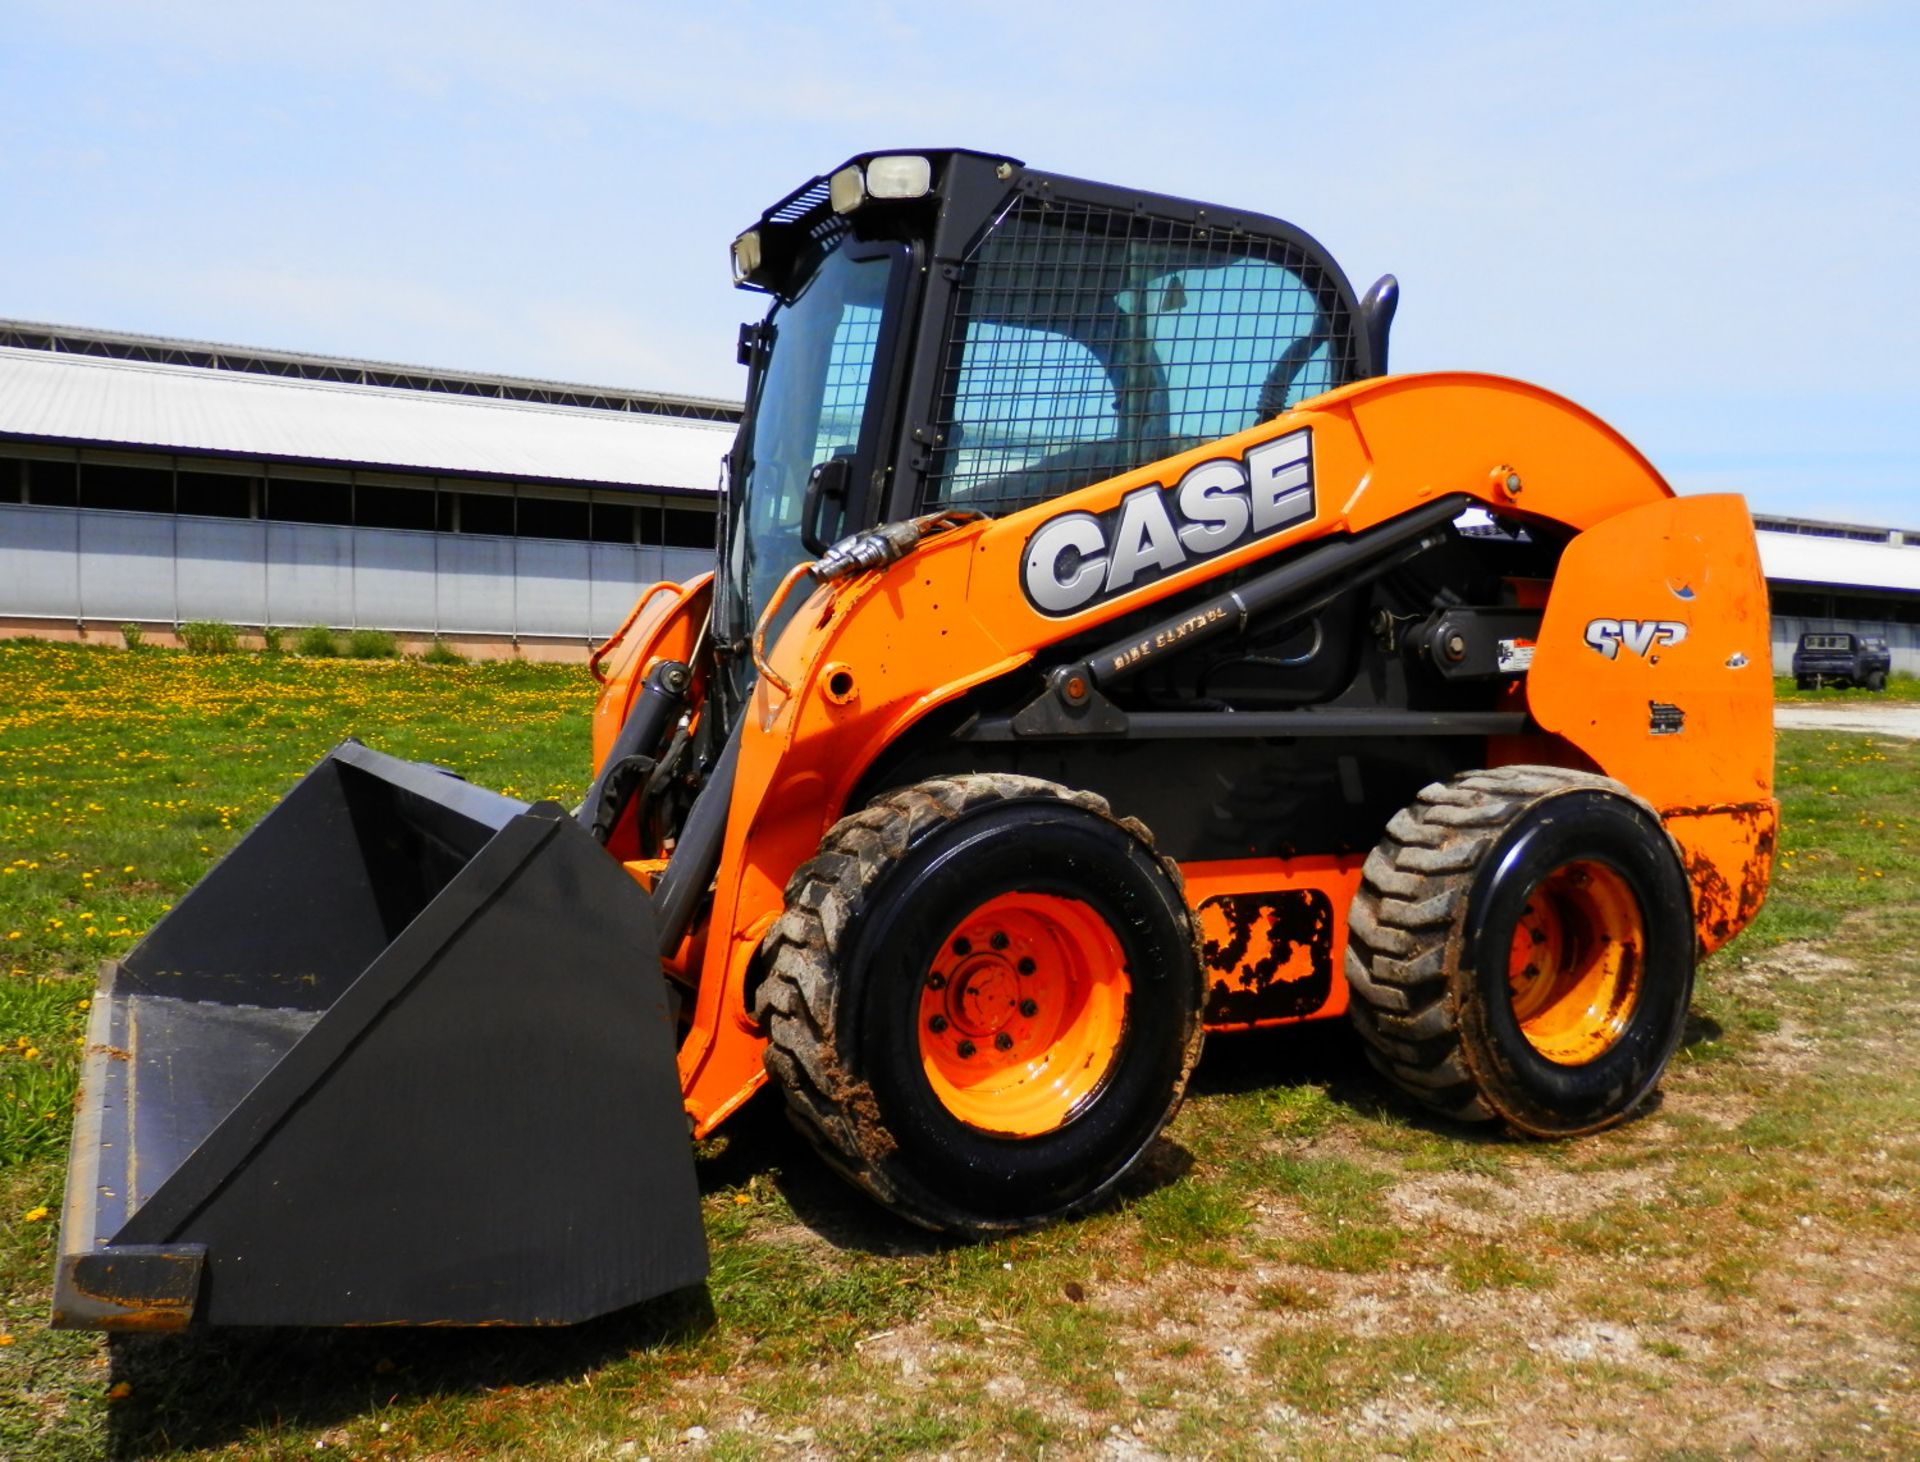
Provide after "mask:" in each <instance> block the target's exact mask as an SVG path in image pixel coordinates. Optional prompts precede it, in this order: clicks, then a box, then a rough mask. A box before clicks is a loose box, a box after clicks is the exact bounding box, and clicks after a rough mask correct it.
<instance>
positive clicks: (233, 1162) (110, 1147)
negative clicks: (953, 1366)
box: [53, 741, 707, 1330]
mask: <svg viewBox="0 0 1920 1462" xmlns="http://www.w3.org/2000/svg"><path fill="white" fill-rule="evenodd" d="M706 1272H707V1251H706V1240H705V1236H704V1234H703V1232H702V1228H701V1222H700V1208H699V1195H698V1190H697V1187H696V1184H695V1179H694V1173H693V1157H692V1146H691V1143H690V1142H689V1141H688V1136H687V1123H686V1118H685V1114H684V1111H683V1109H682V1106H681V1100H680V1084H679V1077H678V1073H677V1071H676V1068H675V1062H674V1035H673V1028H672V1025H671V1022H670V1019H669V1014H668V1003H667V991H666V982H665V980H664V978H663V977H662V975H661V973H660V966H659V956H658V951H657V948H656V941H655V935H654V919H653V910H652V905H651V903H650V902H649V900H648V899H647V897H646V895H645V894H644V893H643V892H642V891H641V889H640V888H639V887H638V885H636V884H635V883H634V882H633V881H632V880H631V879H630V878H629V877H627V875H626V874H625V873H624V872H623V871H622V870H621V868H620V867H619V866H618V865H617V864H616V863H615V862H614V861H613V860H612V859H610V858H608V857H607V855H606V853H605V851H604V850H603V849H602V848H601V847H600V846H599V845H598V844H597V843H595V842H594V840H593V838H592V837H591V836H590V835H589V834H587V833H586V832H584V831H582V830H581V829H580V827H579V826H578V824H577V823H575V821H574V820H573V818H572V817H571V816H570V815H569V814H568V813H567V812H566V810H565V809H563V808H561V807H559V806H557V805H555V804H553V803H536V804H534V805H532V806H528V805H527V804H525V803H522V802H517V801H515V800H513V799H512V798H508V797H502V796H499V795H497V794H495V793H492V792H487V791H483V790H482V789H480V788H477V787H472V786H469V785H468V784H466V783H465V782H462V781H460V780H458V779H457V778H455V777H453V776H451V775H449V774H448V773H445V772H443V771H440V770H439V769H438V768H434V767H430V766H425V765H421V764H417V763H410V762H403V761H398V760H396V759H394V758H392V757H388V756H383V755H381V754H380V753H378V752H375V751H371V750H369V749H368V748H366V747H364V746H362V745H360V744H359V743H357V742H351V741H349V742H347V743H345V744H343V745H341V746H339V747H337V748H335V750H334V751H333V752H331V753H330V754H329V755H328V756H327V757H326V758H325V759H324V760H323V761H321V762H320V764H319V765H318V766H316V767H315V768H314V769H313V770H312V771H311V772H309V773H308V774H307V775H306V776H305V777H304V778H303V779H302V780H301V781H300V782H299V783H298V784H297V785H296V786H295V787H294V788H293V789H292V791H290V792H289V793H288V794H287V796H286V798H285V799H284V801H282V803H281V804H280V806H279V807H277V808H276V809H275V810H274V811H273V812H271V813H269V814H268V815H267V816H266V817H265V818H263V819H262V820H261V822H260V823H259V824H258V825H257V826H256V827H255V828H254V829H253V830H252V831H250V832H249V833H248V834H247V835H246V836H245V837H244V838H243V839H242V840H241V841H240V842H239V844H238V845H236V846H235V847H234V849H233V850H232V851H231V852H230V853H229V854H228V855H227V856H226V857H225V858H223V859H222V860H221V861H220V862H219V864H217V865H216V866H215V867H214V869H213V870H212V871H211V872H210V873H209V874H208V875H207V876H206V877H205V878H204V879H203V880H202V881H201V882H200V883H199V884H198V885H196V886H195V887H194V888H193V889H192V890H191V891H190V892H189V893H188V894H187V895H186V897H185V898H183V899H182V900H181V901H180V904H179V906H178V907H177V908H176V909H174V911H173V912H172V913H170V914H168V915H167V916H166V917H165V918H164V919H162V920H161V921H160V922H159V923H158V924H157V925H155V926H154V928H153V930H152V931H151V932H150V933H149V934H148V935H147V937H146V938H145V939H144V940H142V941H141V942H140V943H139V944H138V945H136V946H135V947H134V948H133V949H132V950H130V951H129V952H128V953H127V955H126V957H125V958H124V959H123V960H121V961H119V962H117V963H109V964H108V965H106V966H105V968H104V970H103V972H102V978H101V983H100V987H99V990H98V992H97V993H96V995H95V998H94V1002H93V1007H92V1016H91V1025H90V1028H89V1031H88V1035H87V1049H86V1055H85V1064H84V1067H83V1071H82V1078H81V1092H80V1100H79V1106H78V1113H77V1117H76V1122H75V1128H74V1139H73V1148H72V1152H71V1155H70V1158H69V1165H68V1170H67V1194H66V1207H65V1215H64V1222H63V1229H62V1235H61V1256H60V1262H59V1269H58V1271H57V1273H56V1275H55V1282H54V1314H53V1320H54V1324H55V1325H57V1326H66V1327H83V1328H92V1329H106V1330H168V1329H174V1328H178V1327H180V1326H183V1325H186V1324H187V1323H189V1322H190V1321H199V1322H205V1323H209V1324H221V1325H393V1324H401V1325H483V1324H520V1325H534V1324H565V1323H570V1322H573V1321H578V1320H584V1319H587V1318H590V1317H592V1316H594V1315H599V1314H603V1313H606V1312H608V1311H611V1310H616V1309H619V1308H622V1307H624V1306H627V1305H631V1304H635V1303H637V1302H639V1301H641V1300H644V1299H648V1298H651V1297H653V1296H656V1295H660V1294H665V1293H667V1292H669V1291H671V1290H675V1289H679V1288H682V1287H685V1286H687V1285H691V1284H697V1283H698V1282H700V1281H701V1280H702V1279H703V1278H704V1277H705V1275H706Z"/></svg>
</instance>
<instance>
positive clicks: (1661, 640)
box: [1587, 619, 1687, 660]
mask: <svg viewBox="0 0 1920 1462" xmlns="http://www.w3.org/2000/svg"><path fill="white" fill-rule="evenodd" d="M1686 637H1687V627H1686V626H1685V625H1684V624H1682V623H1680V621H1679V620H1677V619H1590V620H1588V621H1587V643H1588V644H1589V645H1591V646H1593V648H1594V649H1596V650H1598V651H1599V652H1600V653H1601V654H1603V655H1605V656H1606V657H1607V658H1608V659H1609V660H1612V659H1615V658H1617V657H1618V656H1619V654H1620V647H1621V646H1622V645H1625V646H1626V647H1627V648H1628V649H1629V650H1631V651H1633V653H1634V654H1636V655H1639V656H1642V657H1645V656H1646V655H1647V654H1648V653H1649V652H1650V651H1651V650H1652V649H1653V648H1654V647H1655V646H1656V645H1677V644H1679V643H1680V642H1681V641H1682V640H1684V639H1686Z"/></svg>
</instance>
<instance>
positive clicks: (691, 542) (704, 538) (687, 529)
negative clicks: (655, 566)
mask: <svg viewBox="0 0 1920 1462" xmlns="http://www.w3.org/2000/svg"><path fill="white" fill-rule="evenodd" d="M665 518H666V522H665V524H664V525H663V526H662V529H661V532H660V544H661V546H662V547H663V548H712V547H713V514H712V513H710V512H705V511H702V510H701V509H698V508H668V509H667V510H666V513H665Z"/></svg>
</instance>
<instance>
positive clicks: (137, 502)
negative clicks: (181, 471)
mask: <svg viewBox="0 0 1920 1462" xmlns="http://www.w3.org/2000/svg"><path fill="white" fill-rule="evenodd" d="M80 506H81V507H83V508H105V509H108V510H109V511H112V512H120V513H171V512H172V511H173V472H172V469H170V468H166V467H123V466H120V465H119V464H117V463H111V462H83V463H81V465H80Z"/></svg>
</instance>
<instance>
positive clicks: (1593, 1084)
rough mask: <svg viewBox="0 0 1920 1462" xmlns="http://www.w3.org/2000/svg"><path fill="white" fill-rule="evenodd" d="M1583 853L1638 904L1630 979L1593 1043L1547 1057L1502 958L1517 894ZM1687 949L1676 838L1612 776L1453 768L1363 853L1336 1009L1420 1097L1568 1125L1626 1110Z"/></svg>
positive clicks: (1655, 1069) (1689, 981)
mask: <svg viewBox="0 0 1920 1462" xmlns="http://www.w3.org/2000/svg"><path fill="white" fill-rule="evenodd" d="M1586 868H1592V869H1594V870H1596V871H1597V872H1598V874H1599V875H1600V876H1601V877H1604V878H1605V879H1606V880H1608V881H1609V882H1610V883H1613V884H1615V885H1617V887H1618V888H1619V889H1620V890H1622V891H1623V892H1622V894H1621V899H1622V900H1623V901H1628V900H1630V903H1631V905H1632V907H1633V908H1635V909H1637V925H1636V931H1635V936H1634V937H1635V938H1636V939H1637V940H1638V941H1639V942H1638V944H1637V953H1636V955H1635V957H1634V960H1633V962H1632V965H1633V968H1632V974H1633V978H1634V979H1635V981H1636V986H1635V994H1634V996H1633V999H1632V1002H1631V1005H1630V1006H1627V1007H1624V1008H1623V1009H1622V1010H1621V1011H1620V1013H1618V1015H1617V1028H1616V1027H1615V1026H1613V1025H1605V1024H1603V1025H1600V1026H1599V1027H1598V1029H1599V1031H1600V1032H1601V1033H1600V1034H1599V1035H1597V1036H1596V1037H1595V1042H1594V1047H1593V1050H1592V1053H1591V1054H1590V1055H1586V1054H1584V1053H1583V1058H1582V1059H1578V1060H1561V1059H1555V1058H1551V1057H1549V1056H1548V1055H1546V1054H1543V1048H1542V1047H1541V1046H1540V1045H1539V1044H1538V1043H1537V1042H1536V1040H1534V1039H1532V1038H1530V1036H1529V1035H1528V1033H1527V1032H1526V1031H1524V1030H1523V1028H1522V1020H1521V1017H1520V1016H1519V1015H1517V1014H1516V998H1517V997H1516V993H1515V987H1514V985H1513V984H1512V983H1511V981H1510V975H1511V969H1510V959H1511V955H1512V950H1513V949H1514V941H1515V938H1516V934H1517V933H1520V932H1521V931H1522V919H1523V918H1524V917H1529V916H1531V915H1532V913H1533V904H1532V902H1531V901H1532V900H1534V899H1536V898H1537V897H1540V896H1541V895H1542V891H1543V890H1544V889H1546V888H1547V887H1548V886H1549V880H1552V879H1556V878H1559V877H1561V876H1563V873H1564V870H1568V869H1586ZM1528 927H1529V928H1531V927H1532V926H1528ZM1584 937H1586V938H1588V939H1589V940H1591V939H1592V938H1593V937H1594V936H1593V935H1591V934H1589V935H1587V936H1584ZM1569 947H1571V944H1570V946H1569ZM1695 947H1696V946H1695V935H1694V929H1693V919H1692V897H1691V887H1690V885H1689V883H1688V881H1687V877H1686V874H1685V872H1684V870H1683V869H1682V866H1681V864H1680V861H1679V857H1678V854H1677V853H1676V851H1675V849H1674V845H1673V842H1672V840H1671V839H1670V838H1669V836H1668V834H1667V832H1666V830H1665V828H1664V827H1663V826H1662V825H1661V823H1660V819H1659V817H1658V816H1657V815H1656V814H1655V813H1654V812H1653V810H1652V809H1651V808H1650V807H1648V806H1647V805H1646V804H1645V803H1643V802H1641V801H1640V800H1639V799H1638V798H1636V797H1634V796H1633V795H1632V794H1631V793H1629V792H1628V791H1627V789H1626V788H1625V787H1623V786H1622V785H1621V784H1619V783H1618V782H1614V781H1611V780H1609V779H1608V778H1605V777H1599V776H1594V775H1591V774H1589V773H1584V772H1575V771H1567V770H1564V769H1561V768H1558V767H1503V768H1498V769H1495V770H1492V771H1477V772H1467V773H1464V774H1462V775H1460V776H1457V777H1455V778H1454V779H1453V780H1451V781H1450V782H1446V783H1436V784H1434V785H1433V786H1430V787H1428V788H1426V790H1424V791H1423V792H1422V793H1421V794H1420V796H1419V798H1418V800H1417V801H1416V802H1415V803H1414V804H1413V805H1412V806H1411V807H1408V808H1406V809H1404V810H1402V811H1401V812H1399V813H1397V814H1396V815H1395V816H1394V818H1393V821H1392V822H1390V823H1389V824H1388V826H1387V837H1386V839H1385V840H1384V841H1383V842H1381V844H1380V845H1379V846H1378V847H1377V848H1375V849H1374V851H1373V852H1372V853H1371V854H1370V855H1369V856H1368V858H1367V862H1366V867H1365V872H1364V876H1363V879H1362V883H1361V887H1360V890H1359V892H1358V893H1357V894H1356V895H1355V897H1354V901H1353V905H1352V908H1351V911H1350V915H1349V939H1348V950H1347V977H1348V984H1349V989H1350V993H1351V996H1352V1003H1351V1006H1350V1010H1351V1015H1352V1020H1353V1024H1354V1026H1355V1028H1356V1029H1357V1030H1358V1032H1359V1034H1360V1035H1361V1036H1362V1038H1363V1039H1364V1040H1365V1041H1366V1043H1367V1047H1368V1056H1369V1058H1370V1059H1371V1060H1372V1062H1373V1064H1374V1065H1375V1066H1376V1067H1377V1068H1378V1069H1379V1070H1380V1071H1382V1072H1383V1073H1384V1074H1385V1075H1387V1076H1388V1077H1389V1078H1391V1079H1392V1080H1393V1081H1394V1082H1395V1084H1396V1085H1398V1086H1399V1087H1400V1088H1401V1089H1402V1090H1403V1091H1405V1092H1406V1093H1407V1094H1408V1095H1410V1096H1412V1097H1413V1098H1414V1099H1416V1100H1417V1101H1419V1102H1421V1103H1423V1104H1424V1105H1427V1106H1429V1107H1433V1108H1435V1109H1436V1110H1439V1111H1442V1112H1445V1113H1447V1114H1448V1115H1450V1116H1453V1117H1456V1118H1459V1119H1462V1120H1466V1121H1494V1120H1499V1121H1504V1122H1506V1123H1507V1124H1508V1125H1509V1126H1511V1127H1513V1128H1515V1129H1517V1130H1519V1131H1522V1132H1526V1133H1531V1134H1533V1135H1536V1136H1542V1137H1567V1136H1574V1135H1578V1134H1580V1133H1585V1132H1593V1131H1598V1130H1600V1129H1601V1128H1604V1127H1608V1126H1611V1125H1613V1124H1614V1123H1617V1122H1619V1121H1621V1120H1623V1119H1624V1118H1626V1117H1627V1116H1629V1115H1630V1114H1631V1113H1632V1112H1633V1111H1634V1110H1635V1108H1637V1107H1638V1106H1639V1105H1640V1104H1641V1103H1642V1102H1643V1101H1644V1100H1645V1099H1646V1097H1647V1096H1648V1094H1649V1093H1650V1092H1651V1091H1652V1090H1653V1089H1654V1087H1655V1085H1656V1084H1657V1083H1658V1082H1659V1079H1660V1076H1661V1073H1662V1072H1663V1071H1664V1070H1665V1069H1666V1065H1667V1062H1668V1060H1669V1059H1670V1058H1671V1056H1672V1054H1673V1051H1674V1049H1675V1048H1676V1046H1677V1045H1678V1044H1679V1041H1680V1037H1681V1034H1682V1032H1683V1030H1684V1028H1685V1024H1686V1015H1687V1008H1688V1003H1689V1000H1690V998H1691V995H1692V990H1693V968H1694V953H1695ZM1529 969H1531V966H1529Z"/></svg>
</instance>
